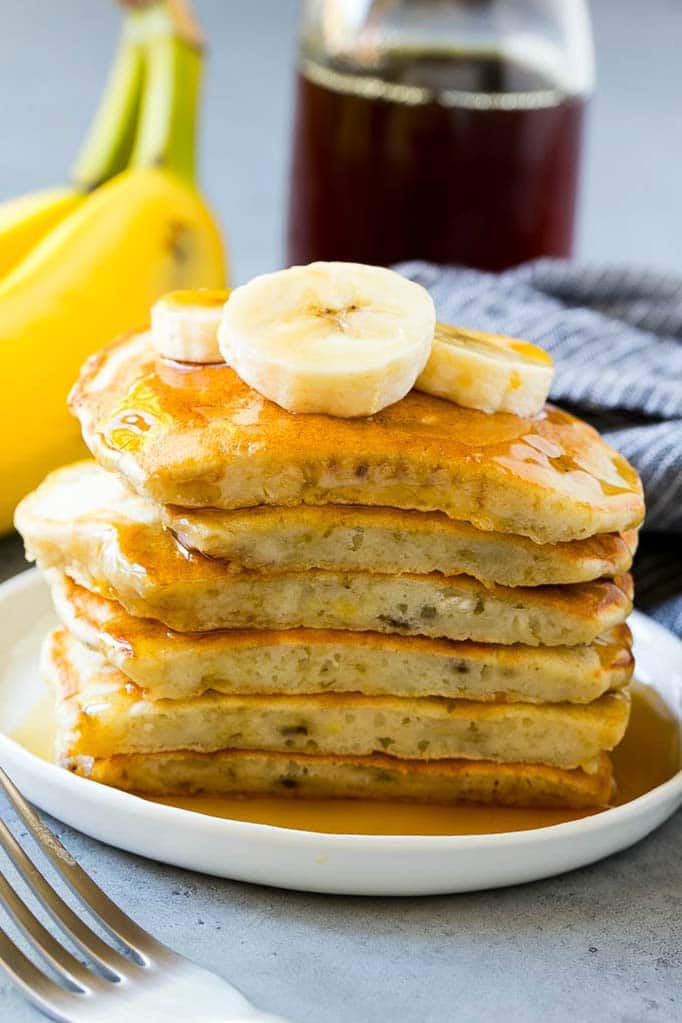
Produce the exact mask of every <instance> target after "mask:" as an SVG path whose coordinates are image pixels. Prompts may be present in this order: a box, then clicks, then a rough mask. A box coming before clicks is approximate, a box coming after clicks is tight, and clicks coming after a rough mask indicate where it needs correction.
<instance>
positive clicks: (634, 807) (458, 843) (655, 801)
mask: <svg viewBox="0 0 682 1023" xmlns="http://www.w3.org/2000/svg"><path fill="white" fill-rule="evenodd" d="M39 585H46V584H45V581H44V578H43V575H42V572H41V571H40V569H39V568H37V567H32V568H29V569H27V570H25V571H23V572H19V573H18V574H16V575H14V576H12V577H10V578H9V579H7V580H5V581H4V582H2V583H0V604H2V603H4V601H5V600H6V599H7V598H9V597H11V595H12V594H13V593H15V592H21V591H23V590H27V589H28V590H30V589H31V588H32V587H34V586H39ZM629 620H630V622H631V623H633V624H634V625H635V629H636V628H637V625H638V624H640V625H642V626H643V625H645V626H646V627H647V628H649V629H653V631H654V635H656V633H658V634H659V635H660V634H662V635H663V636H664V637H665V640H666V642H670V641H671V640H672V641H673V643H674V644H675V645H677V646H678V647H679V652H680V659H681V662H682V639H680V638H679V637H678V636H676V635H675V633H673V632H671V631H670V630H669V629H666V627H665V626H664V625H661V624H660V623H659V622H657V621H656V620H655V619H653V618H650V617H649V616H648V615H645V614H644V613H643V612H641V611H636V610H635V611H633V612H632V614H631V616H630V619H629ZM680 696H681V698H682V689H681V690H680ZM679 724H680V728H681V729H682V713H681V714H680V715H679ZM3 749H7V750H9V751H10V753H11V754H12V755H13V756H14V757H15V758H16V757H18V758H19V759H20V760H21V761H24V763H25V766H26V768H27V769H31V770H33V771H34V772H35V771H38V772H39V774H40V775H42V776H43V777H44V778H45V780H46V781H48V782H49V781H50V779H51V778H52V777H53V776H54V775H56V774H59V777H60V783H61V784H62V785H66V786H70V787H71V788H72V789H73V792H74V795H76V796H77V794H78V793H79V791H81V790H82V786H83V785H88V786H90V787H92V786H97V790H99V796H100V798H103V799H104V800H107V801H110V803H111V805H112V807H117V806H121V807H129V808H131V809H133V810H134V811H135V812H136V813H138V812H139V811H140V809H141V808H142V807H144V813H145V817H146V820H147V823H154V822H156V821H157V820H158V822H162V821H163V820H169V819H173V820H174V822H175V823H180V822H182V821H185V822H189V821H195V822H196V818H200V819H201V822H202V823H201V826H202V828H204V829H206V830H209V831H213V832H215V833H216V836H219V835H220V833H221V832H222V833H224V834H225V835H227V834H229V833H230V832H232V833H234V832H236V833H237V834H238V835H240V837H243V838H253V839H255V840H260V839H264V838H268V839H270V840H271V841H275V842H276V843H278V844H289V843H293V844H297V843H302V844H307V842H309V841H310V840H313V841H315V843H317V844H318V845H321V846H330V847H334V848H338V847H339V846H352V847H354V848H357V847H360V846H363V845H364V846H366V847H367V848H368V850H369V851H371V850H377V849H380V850H382V851H397V850H409V851H411V852H412V851H414V850H415V849H417V848H419V849H423V850H425V851H438V850H445V849H457V850H461V851H462V852H466V851H471V850H472V849H485V850H493V849H494V848H495V847H496V846H500V845H504V846H510V845H511V846H517V845H524V844H526V843H528V842H529V841H531V842H532V843H533V844H536V843H537V844H542V843H551V842H553V841H556V840H558V839H564V838H566V839H568V838H570V837H571V836H581V837H584V836H587V835H589V833H590V832H598V831H601V830H603V829H604V828H608V827H610V826H611V824H614V825H615V824H624V823H626V822H627V821H628V819H629V818H636V817H638V816H639V815H640V814H641V813H642V812H644V811H646V810H650V811H655V810H656V809H657V808H659V807H660V806H661V805H662V804H665V803H666V802H667V801H668V800H669V799H670V798H671V797H672V798H675V796H676V795H679V796H681V797H682V760H681V763H680V768H679V770H678V771H677V772H676V773H675V774H674V775H673V776H672V777H671V778H669V779H667V781H665V782H662V783H661V784H660V785H656V786H655V787H654V788H652V789H650V790H649V791H648V792H645V793H643V794H642V795H641V796H637V797H636V798H635V799H631V800H630V801H629V802H627V803H623V804H621V805H620V806H614V807H609V808H608V809H606V810H602V811H600V812H598V813H595V814H591V815H590V816H587V817H581V818H579V819H578V820H575V821H563V822H561V823H559V824H551V825H546V826H543V827H540V828H529V829H526V830H522V831H500V832H495V833H493V834H473V835H367V834H362V833H338V832H326V831H310V830H306V829H303V828H287V827H284V826H282V825H278V824H263V823H259V822H255V821H241V820H235V819H233V818H225V817H214V816H212V815H210V814H203V813H200V812H199V811H196V810H187V809H184V808H182V807H176V806H167V805H165V804H163V803H157V802H154V801H153V800H149V799H145V798H144V797H143V796H139V795H137V794H136V793H131V792H124V791H122V790H119V789H116V788H113V787H111V786H108V785H104V784H101V783H100V782H95V781H92V780H91V779H88V778H82V777H80V776H78V775H74V774H71V773H70V772H69V771H65V770H64V768H62V767H59V766H58V765H57V764H52V763H49V762H48V761H45V760H42V759H41V758H40V757H37V756H36V755H35V754H33V753H31V752H30V751H29V750H27V749H25V747H23V746H22V745H21V743H19V742H17V741H16V740H14V739H12V738H10V736H8V735H6V734H5V733H4V732H2V731H0V760H1V759H2V757H1V754H2V752H3ZM90 790H91V789H90V788H89V789H88V791H90ZM92 795H93V796H95V795H96V790H94V791H92ZM48 812H49V811H48ZM152 816H153V818H154V821H152V820H150V818H151V817H152ZM324 851H326V850H325V849H321V852H324Z"/></svg>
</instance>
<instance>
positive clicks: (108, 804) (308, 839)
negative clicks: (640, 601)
mask: <svg viewBox="0 0 682 1023" xmlns="http://www.w3.org/2000/svg"><path fill="white" fill-rule="evenodd" d="M54 622H55V616H54V612H53V611H52V608H51V603H50V597H49V594H48V590H47V587H46V585H45V583H44V582H43V581H42V579H41V577H40V575H39V574H38V573H37V571H35V570H32V571H29V572H25V573H24V574H23V575H20V576H17V577H16V578H15V579H12V580H10V581H9V582H7V583H4V584H3V585H1V586H0V763H2V765H3V767H5V769H6V770H7V771H8V772H9V773H10V774H11V775H12V777H13V778H14V780H15V781H16V783H17V784H18V785H19V787H20V788H21V789H22V791H23V792H24V794H25V795H26V796H27V797H28V798H29V799H30V800H31V801H32V802H33V803H35V804H36V805H37V806H39V807H40V808H41V809H43V810H46V811H47V812H48V813H51V814H53V815H54V816H55V817H57V818H59V820H61V821H64V822H65V823H66V824H70V825H71V826H72V827H74V828H78V829H79V830H80V831H83V832H85V834H87V835H91V836H92V837H93V838H97V839H99V840H100V841H102V842H107V843H109V844H110V845H114V846H118V847H119V848H120V849H125V850H127V851H129V852H133V853H138V854H140V855H141V856H147V857H150V858H151V859H156V860H161V861H163V862H166V863H172V864H175V865H176V866H179V867H185V868H189V869H191V870H198V871H201V872H203V873H206V874H214V875H217V876H220V877H229V878H234V879H237V880H241V881H253V882H256V883H258V884H267V885H276V886H278V887H285V888H297V889H302V890H306V891H315V892H330V893H343V894H349V895H350V894H352V895H427V894H435V893H440V892H464V891H475V890H477V889H482V888H493V887H498V886H503V885H510V884H518V883H520V882H523V881H534V880H537V879H539V878H543V877H549V876H551V875H553V874H559V873H561V872H562V871H565V870H571V869H573V868H575V867H581V866H584V865H585V864H587V863H592V862H594V861H595V860H599V859H601V858H603V857H604V856H609V855H610V854H611V853H614V852H618V851H620V850H621V849H625V848H627V846H629V845H632V844H633V842H637V841H638V840H639V839H640V838H643V837H644V835H646V834H648V833H649V832H650V831H652V830H653V829H654V828H656V827H657V826H658V825H659V824H661V823H662V822H663V821H664V820H666V819H667V818H668V817H669V816H670V815H671V814H672V813H673V812H674V811H675V810H676V809H677V808H678V807H679V806H680V804H682V770H680V771H679V772H678V773H677V774H676V775H675V776H674V777H673V778H671V779H670V780H669V781H667V782H665V783H664V784H663V785H659V786H658V787H657V788H655V789H652V790H651V791H650V792H648V793H647V794H646V795H644V796H640V797H639V798H638V799H634V800H632V802H630V803H626V804H625V805H623V806H619V807H616V808H614V809H611V810H606V811H605V812H604V813H600V814H596V815H594V816H592V817H587V818H584V819H582V820H578V821H571V822H569V823H564V824H558V825H554V826H553V827H547V828H540V829H537V830H533V831H520V832H513V833H506V834H495V835H465V836H415V835H408V836H376V835H335V834H321V833H318V832H311V831H295V830H292V829H288V828H281V827H271V826H268V825H264V824H251V823H245V822H243V821H232V820H223V819H220V818H215V817H208V816H205V815H203V814H198V813H191V812H189V811H187V810H180V809H177V808H175V807H170V806H162V805H159V804H156V803H150V802H147V801H145V800H143V799H140V798H138V797H137V796H131V795H128V794H126V793H123V792H118V791H117V790H115V789H111V788H107V787H106V786H103V785H98V784H96V783H95V782H91V781H86V780H85V779H83V778H79V777H76V776H75V775H72V774H70V773H68V772H67V771H64V770H62V769H60V768H57V767H55V766H53V765H51V764H48V763H46V762H45V761H43V760H41V759H39V758H38V757H36V756H33V755H32V754H31V753H29V752H27V750H25V749H24V748H23V747H22V746H20V745H18V744H17V743H16V742H14V741H12V740H11V739H9V738H7V735H8V734H11V733H12V731H13V730H14V729H15V728H16V727H17V725H18V724H19V721H20V719H21V717H22V716H24V715H25V713H26V708H27V706H29V705H30V704H31V703H33V702H34V701H35V700H36V698H38V696H39V694H40V691H41V688H42V682H41V681H40V678H39V673H38V669H37V662H38V648H39V645H40V642H41V640H42V638H43V636H44V635H45V632H46V631H47V629H48V628H49V627H50V626H51V625H53V624H54ZM631 625H632V627H633V631H634V634H635V648H636V649H635V653H636V656H637V660H638V671H637V673H638V677H639V678H640V679H641V680H642V681H643V682H645V683H648V684H649V685H652V686H654V687H655V688H656V690H657V691H658V692H659V693H660V695H661V696H662V698H663V699H664V701H665V703H666V704H667V706H668V708H669V709H670V710H671V711H672V712H673V714H674V715H675V717H676V718H677V720H678V722H679V723H680V725H681V730H682V643H681V642H680V641H679V640H678V639H677V638H676V637H675V636H673V635H671V634H670V633H669V632H667V631H666V630H665V629H663V628H662V627H661V626H660V625H657V624H656V623H655V622H653V621H651V620H650V619H648V618H646V617H644V616H643V615H640V614H634V615H633V617H632V621H631ZM2 733H4V734H2Z"/></svg>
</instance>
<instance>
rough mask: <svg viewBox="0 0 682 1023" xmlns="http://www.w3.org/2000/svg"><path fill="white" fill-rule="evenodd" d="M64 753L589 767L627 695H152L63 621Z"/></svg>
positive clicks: (48, 656)
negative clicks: (505, 699)
mask: <svg viewBox="0 0 682 1023" xmlns="http://www.w3.org/2000/svg"><path fill="white" fill-rule="evenodd" d="M44 666H45V672H46V674H47V676H48V678H49V679H50V681H51V682H52V684H53V685H54V687H55V690H56V692H57V722H58V728H59V734H60V738H59V745H60V751H61V752H60V755H61V758H62V759H63V760H64V761H65V762H66V763H68V762H69V761H71V760H72V759H73V758H77V757H104V758H106V757H111V756H114V755H120V754H131V753H165V752H169V751H173V750H188V751H190V750H192V751H196V752H202V753H212V752H216V751H218V750H221V749H252V750H263V749H266V750H270V751H274V752H282V753H286V752H289V751H292V752H299V753H315V754H320V755H322V756H329V755H335V754H338V755H342V756H366V755H371V754H374V753H381V752H384V753H389V754H390V755H391V756H395V757H398V758H404V759H416V760H418V759H424V760H434V759H442V758H446V759H465V760H493V761H497V762H510V763H514V762H523V763H541V764H548V765H550V766H553V767H560V768H564V769H568V770H570V769H573V768H577V767H580V768H582V769H583V770H586V771H588V773H589V772H591V771H595V770H598V769H599V763H600V754H601V753H602V752H604V751H607V750H610V749H612V748H613V747H614V746H616V745H617V743H618V742H620V740H621V738H622V737H623V734H624V732H625V727H626V725H627V721H628V716H629V711H630V701H629V696H628V695H627V694H626V693H608V694H606V695H605V696H602V697H600V698H599V699H598V700H595V701H593V702H592V703H590V704H585V705H582V706H576V705H574V704H544V705H542V706H538V705H532V704H522V703H521V704H514V703H502V704H497V703H494V704H490V703H480V702H479V703H477V702H473V701H458V700H446V699H434V698H420V699H405V698H396V697H378V696H377V697H369V696H360V695H357V694H353V695H347V696H341V695H337V694H325V695H322V696H279V697H274V696H226V695H223V694H219V693H213V692H209V693H206V694H205V695H204V696H201V697H196V698H194V699H192V700H186V701H183V700H150V699H147V698H145V696H144V694H143V693H142V691H141V690H138V689H136V688H135V687H134V686H133V685H132V684H131V683H130V680H129V679H128V678H127V676H125V675H123V674H122V673H121V672H119V671H117V669H116V668H114V667H112V666H111V665H110V664H108V663H107V662H106V661H105V660H104V658H103V657H102V656H101V655H100V654H97V653H95V652H93V651H91V650H88V649H87V648H86V647H84V646H83V645H82V644H81V643H79V642H78V641H77V640H76V639H74V638H73V637H72V636H71V635H70V634H69V633H68V632H67V630H66V629H58V630H56V631H55V632H53V633H51V634H50V636H49V637H48V640H47V643H46V647H45V651H44Z"/></svg>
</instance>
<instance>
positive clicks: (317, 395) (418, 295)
mask: <svg viewBox="0 0 682 1023" xmlns="http://www.w3.org/2000/svg"><path fill="white" fill-rule="evenodd" d="M435 322H436V314H435V310H434V306H433V301H432V299H431V296H430V295H429V293H428V292H427V291H426V290H425V289H424V288H422V286H421V285H420V284H415V283H414V282H412V281H408V280H406V279H405V278H404V277H401V276H400V274H397V273H395V272H394V271H392V270H386V269H383V268H381V267H375V266H364V265H362V264H360V263H311V264H310V265H309V266H294V267H291V268H290V269H289V270H280V271H278V272H277V273H272V274H264V275H263V276H261V277H256V278H254V280H252V281H250V282H249V283H248V284H245V285H243V286H242V287H240V288H236V289H235V290H234V291H233V292H232V294H231V296H230V300H229V302H228V303H227V305H226V306H225V312H224V314H223V321H222V324H221V326H220V330H219V331H218V339H219V343H220V349H221V351H222V353H223V356H224V358H225V361H226V362H228V363H229V364H230V366H232V368H233V369H235V370H236V372H237V373H238V374H239V376H240V377H241V378H242V380H244V381H245V383H247V384H248V385H249V386H250V387H253V388H254V389H255V390H257V391H259V392H260V393H261V394H263V395H265V397H267V398H270V399H271V400H272V401H274V402H276V403H277V404H278V405H280V406H281V407H282V408H284V409H287V410H288V411H289V412H323V413H327V414H328V415H332V416H342V417H348V418H350V417H355V416H370V415H373V414H374V413H375V412H378V411H379V410H380V409H382V408H385V407H386V406H387V405H392V404H393V402H396V401H398V400H399V399H400V398H402V397H404V396H405V395H406V394H407V392H408V391H409V390H410V389H411V388H412V387H413V386H414V382H415V380H416V379H417V377H418V376H419V374H420V373H421V371H422V370H423V368H424V366H425V364H426V360H427V358H428V356H429V352H430V350H431V342H432V340H433V331H434V327H435Z"/></svg>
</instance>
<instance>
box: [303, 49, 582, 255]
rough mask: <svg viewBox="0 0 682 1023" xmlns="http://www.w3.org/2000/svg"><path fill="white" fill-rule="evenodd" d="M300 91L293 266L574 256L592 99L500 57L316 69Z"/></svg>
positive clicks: (307, 73)
mask: <svg viewBox="0 0 682 1023" xmlns="http://www.w3.org/2000/svg"><path fill="white" fill-rule="evenodd" d="M297 88H298V95H297V114H296V125H295V131H294V148H293V161H292V176H291V192H290V207H289V227H288V253H287V255H288V262H289V263H307V262H310V261H311V260H314V259H341V260H355V261H359V262H365V263H375V264H383V265H388V264H390V263H393V262H397V261H399V260H402V259H413V258H422V259H430V260H434V261H435V262H440V263H448V262H450V263H462V264H465V265H468V266H474V267H480V268H481V269H486V270H500V269H503V268H505V267H509V266H514V265H516V264H518V263H521V262H523V261H524V260H527V259H531V258H533V257H536V256H567V255H569V254H570V252H571V247H572V240H573V222H574V212H575V200H576V188H577V180H578V166H579V158H580V148H581V135H582V122H583V113H584V103H585V101H584V98H583V97H576V96H569V95H566V94H565V93H564V92H562V90H561V89H560V88H559V86H558V85H557V84H556V83H555V82H553V81H551V80H550V79H549V78H547V77H545V76H544V75H543V74H541V73H539V72H538V71H536V70H534V69H532V68H530V67H528V66H526V65H524V64H521V63H518V62H515V61H511V60H507V59H505V58H503V57H501V56H498V55H494V54H459V55H458V54H447V55H428V54H419V55H415V54H405V55H400V56H396V57H393V58H392V59H391V60H390V62H389V63H386V64H385V65H384V66H383V67H382V70H381V74H380V75H379V74H377V73H373V74H371V75H370V74H366V75H365V74H359V73H358V72H357V70H356V69H353V70H352V71H351V70H349V69H347V68H344V67H343V65H340V64H336V65H333V66H322V65H320V64H317V63H315V62H313V61H310V60H306V61H304V63H303V65H302V67H301V70H300V72H299V75H298V86H297Z"/></svg>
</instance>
